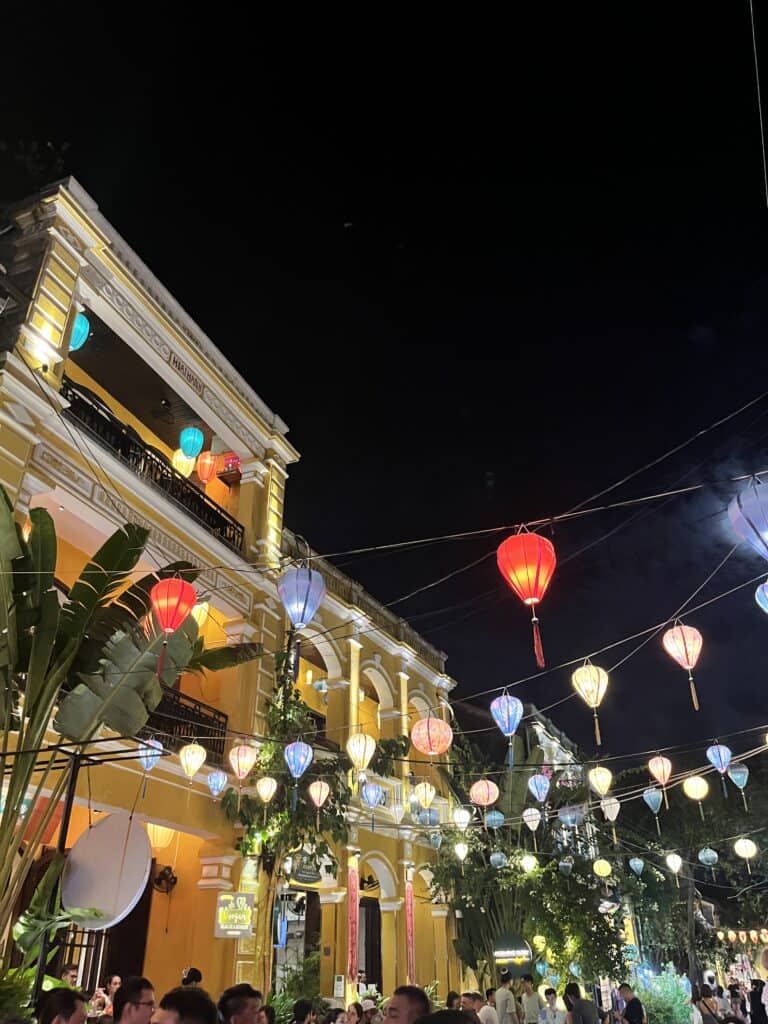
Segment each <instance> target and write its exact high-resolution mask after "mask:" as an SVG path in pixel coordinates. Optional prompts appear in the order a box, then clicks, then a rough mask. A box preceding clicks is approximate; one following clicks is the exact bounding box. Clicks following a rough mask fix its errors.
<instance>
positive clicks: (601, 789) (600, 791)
mask: <svg viewBox="0 0 768 1024" xmlns="http://www.w3.org/2000/svg"><path fill="white" fill-rule="evenodd" d="M587 778H588V779H589V784H590V786H591V787H592V789H594V791H595V792H596V793H597V795H598V796H605V794H606V793H607V792H608V790H609V789H610V788H611V783H612V782H613V772H612V771H611V770H610V768H604V767H603V766H602V765H598V766H597V767H596V768H590V770H589V771H588V772H587Z"/></svg>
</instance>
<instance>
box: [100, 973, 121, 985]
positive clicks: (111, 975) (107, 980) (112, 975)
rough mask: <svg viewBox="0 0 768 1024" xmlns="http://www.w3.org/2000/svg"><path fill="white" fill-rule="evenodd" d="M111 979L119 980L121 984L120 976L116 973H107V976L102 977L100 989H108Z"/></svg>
mask: <svg viewBox="0 0 768 1024" xmlns="http://www.w3.org/2000/svg"><path fill="white" fill-rule="evenodd" d="M113 978H120V981H121V982H122V975H121V974H119V973H118V972H117V971H109V973H108V974H105V975H104V981H103V983H102V986H101V987H102V988H108V987H109V986H110V985H111V983H112V979H113Z"/></svg>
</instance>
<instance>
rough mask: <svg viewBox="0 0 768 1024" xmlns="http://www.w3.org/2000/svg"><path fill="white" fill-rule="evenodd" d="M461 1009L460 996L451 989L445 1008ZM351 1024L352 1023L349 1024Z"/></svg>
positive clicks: (446, 998)
mask: <svg viewBox="0 0 768 1024" xmlns="http://www.w3.org/2000/svg"><path fill="white" fill-rule="evenodd" d="M460 1007H461V996H460V995H459V993H458V992H454V990H453V989H451V991H450V992H449V993H448V995H447V996H446V997H445V1008H446V1009H447V1010H458V1009H460ZM349 1024H352V1021H350V1022H349Z"/></svg>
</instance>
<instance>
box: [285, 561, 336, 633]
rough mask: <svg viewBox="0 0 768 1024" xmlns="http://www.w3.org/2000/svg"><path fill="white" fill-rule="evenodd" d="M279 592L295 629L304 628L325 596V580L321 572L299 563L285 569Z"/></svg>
mask: <svg viewBox="0 0 768 1024" xmlns="http://www.w3.org/2000/svg"><path fill="white" fill-rule="evenodd" d="M277 592H278V594H279V595H280V600H281V601H282V602H283V605H284V606H285V610H286V611H287V612H288V618H289V619H290V620H291V622H292V623H293V627H294V629H304V627H305V626H308V625H309V623H310V622H311V621H312V619H313V618H314V617H315V612H316V611H317V609H318V608H319V607H320V604H321V602H322V600H323V598H324V597H325V581H324V579H323V577H322V576H321V574H320V573H319V572H316V571H315V570H314V569H310V568H309V567H308V566H305V565H299V566H296V567H295V568H293V569H286V570H285V572H284V573H283V575H282V576H281V577H280V580H279V582H278V584H277Z"/></svg>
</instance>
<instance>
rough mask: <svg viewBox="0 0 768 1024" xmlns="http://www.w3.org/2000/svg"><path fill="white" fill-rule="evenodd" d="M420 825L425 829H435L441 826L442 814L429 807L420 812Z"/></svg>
mask: <svg viewBox="0 0 768 1024" xmlns="http://www.w3.org/2000/svg"><path fill="white" fill-rule="evenodd" d="M419 824H420V825H423V826H424V827H425V828H434V827H435V826H436V825H439V824H440V814H439V813H438V811H437V810H436V809H435V808H434V807H428V808H426V809H422V810H420V811H419Z"/></svg>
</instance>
